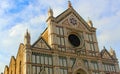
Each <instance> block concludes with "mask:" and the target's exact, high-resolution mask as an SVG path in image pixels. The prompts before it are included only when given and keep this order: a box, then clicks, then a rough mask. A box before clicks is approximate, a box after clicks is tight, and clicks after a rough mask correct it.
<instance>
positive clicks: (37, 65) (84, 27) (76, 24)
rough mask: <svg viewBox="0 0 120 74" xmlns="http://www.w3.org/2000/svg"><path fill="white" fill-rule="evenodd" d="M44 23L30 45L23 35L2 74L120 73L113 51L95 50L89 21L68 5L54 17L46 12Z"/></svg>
mask: <svg viewBox="0 0 120 74" xmlns="http://www.w3.org/2000/svg"><path fill="white" fill-rule="evenodd" d="M46 23H47V25H48V27H47V28H46V29H45V31H44V32H43V33H42V34H41V35H40V37H39V38H38V39H37V40H36V42H35V43H34V44H31V37H30V33H29V32H28V31H27V32H26V34H25V37H24V43H21V44H20V46H19V49H18V53H17V56H16V57H14V56H12V57H11V60H10V64H9V66H5V69H4V74H120V73H119V64H118V59H117V58H116V54H115V51H114V50H113V49H112V48H111V49H110V51H107V49H106V48H105V47H104V48H103V50H102V51H100V50H99V47H98V42H97V38H96V28H94V27H93V24H92V21H91V20H89V21H88V22H86V21H85V20H84V19H83V18H82V17H81V16H80V15H79V14H78V13H77V12H76V11H75V10H74V8H73V7H72V5H71V3H70V2H69V3H68V9H66V10H65V11H64V12H63V13H61V14H60V15H58V16H57V17H54V16H53V11H52V9H49V11H48V19H47V21H46Z"/></svg>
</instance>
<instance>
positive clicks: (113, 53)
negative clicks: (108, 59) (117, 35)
mask: <svg viewBox="0 0 120 74" xmlns="http://www.w3.org/2000/svg"><path fill="white" fill-rule="evenodd" d="M109 52H110V55H111V56H113V57H114V58H116V53H115V50H113V49H112V48H111V47H110V51H109Z"/></svg>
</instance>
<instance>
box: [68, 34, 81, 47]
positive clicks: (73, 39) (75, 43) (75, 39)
mask: <svg viewBox="0 0 120 74" xmlns="http://www.w3.org/2000/svg"><path fill="white" fill-rule="evenodd" d="M68 40H69V42H70V43H71V44H72V45H73V46H75V47H78V46H79V45H80V39H79V37H78V36H76V35H74V34H70V35H69V36H68Z"/></svg>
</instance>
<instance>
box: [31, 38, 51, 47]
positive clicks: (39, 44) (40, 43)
mask: <svg viewBox="0 0 120 74" xmlns="http://www.w3.org/2000/svg"><path fill="white" fill-rule="evenodd" d="M32 47H35V48H43V49H50V47H49V45H48V44H47V43H46V41H45V40H44V39H43V38H42V37H40V38H39V39H38V40H37V41H36V42H35V43H34V44H33V46H32Z"/></svg>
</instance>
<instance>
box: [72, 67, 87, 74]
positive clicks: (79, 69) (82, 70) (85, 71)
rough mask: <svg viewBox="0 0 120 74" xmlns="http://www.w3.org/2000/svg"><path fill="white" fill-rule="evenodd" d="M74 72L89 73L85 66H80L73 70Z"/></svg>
mask: <svg viewBox="0 0 120 74" xmlns="http://www.w3.org/2000/svg"><path fill="white" fill-rule="evenodd" d="M73 74H89V73H88V71H87V70H86V69H85V68H82V67H79V68H77V69H76V70H74V71H73Z"/></svg>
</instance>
